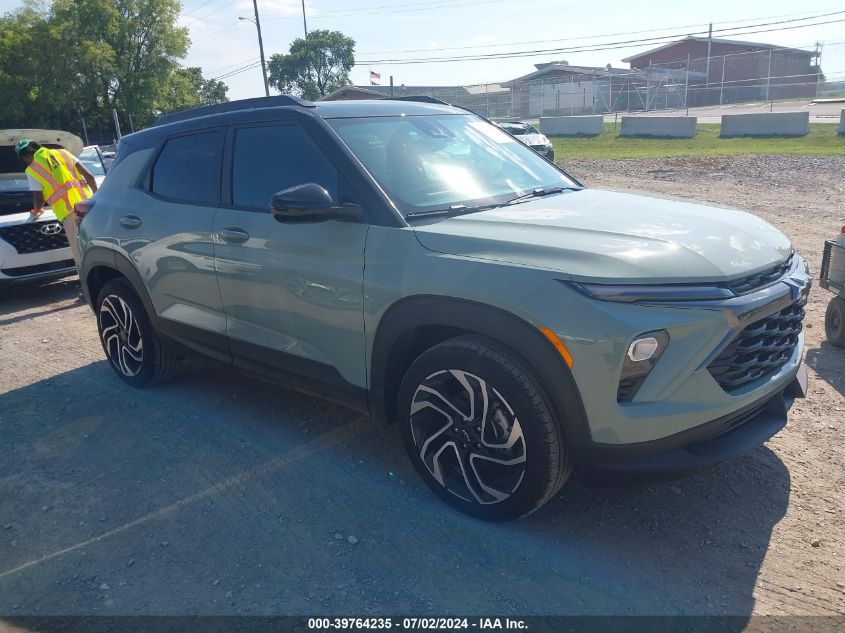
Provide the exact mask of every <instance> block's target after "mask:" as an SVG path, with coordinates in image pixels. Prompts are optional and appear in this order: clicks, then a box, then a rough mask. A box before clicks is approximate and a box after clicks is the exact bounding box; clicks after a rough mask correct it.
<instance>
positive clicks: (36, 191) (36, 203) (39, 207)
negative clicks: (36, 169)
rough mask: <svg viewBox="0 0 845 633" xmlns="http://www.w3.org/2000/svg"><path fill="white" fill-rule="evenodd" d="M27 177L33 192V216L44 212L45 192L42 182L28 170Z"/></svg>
mask: <svg viewBox="0 0 845 633" xmlns="http://www.w3.org/2000/svg"><path fill="white" fill-rule="evenodd" d="M26 179H27V181H29V190H30V191H31V192H32V211H30V213H31V214H32V215H33V216H36V215H41V214H42V213H44V193H43V192H42V191H41V184H40V183H39V182H38V181H37V180H35V178H33V177H32V176H30V175H29V173H28V172H27V174H26Z"/></svg>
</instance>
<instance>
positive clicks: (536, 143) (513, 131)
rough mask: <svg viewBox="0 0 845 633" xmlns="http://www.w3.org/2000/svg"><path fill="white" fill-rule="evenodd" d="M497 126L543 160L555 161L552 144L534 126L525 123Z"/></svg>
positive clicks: (506, 123) (500, 123)
mask: <svg viewBox="0 0 845 633" xmlns="http://www.w3.org/2000/svg"><path fill="white" fill-rule="evenodd" d="M496 125H498V126H499V127H500V128H502V129H503V130H504V131H505V132H507V133H508V134H510V135H511V136H514V137H516V140H518V141H519V142H520V143H522V144H523V145H527V146H528V147H530V148H531V149H533V150H534V151H535V152H537V153H538V154H539V155H540V156H542V157H543V158H545V159H547V160H551V161H553V160H554V159H555V150H554V148H553V147H552V142H551V141H550V140H549V139H548V137H547V136H546V135H545V134H543V133H542V132H540V130H538V129H537V128H535V127H534V126H533V125H530V124H529V123H524V122H523V121H498V122H496Z"/></svg>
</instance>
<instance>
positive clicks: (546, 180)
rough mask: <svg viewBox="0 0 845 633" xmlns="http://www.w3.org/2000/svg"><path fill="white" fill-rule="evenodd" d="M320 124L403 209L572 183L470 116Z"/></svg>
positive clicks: (496, 198)
mask: <svg viewBox="0 0 845 633" xmlns="http://www.w3.org/2000/svg"><path fill="white" fill-rule="evenodd" d="M328 122H329V124H330V125H331V126H332V127H333V128H334V130H335V131H336V132H337V133H338V135H339V136H340V137H341V139H342V140H343V141H344V143H346V145H347V146H348V147H349V148H350V149H351V150H352V152H353V153H354V154H355V155H356V156H357V157H358V159H359V160H360V161H361V162H362V163H363V164H364V166H365V167H366V168H367V170H368V171H369V172H370V174H371V175H372V176H373V178H375V180H376V181H377V182H378V183H379V184H380V185H381V186H382V188H383V189H384V190H385V191H386V192H387V193H388V195H389V196H390V197H391V199H392V200H393V201H394V203H395V204H396V205H397V207H399V209H400V210H402V211H403V212H404V213H406V214H407V213H416V212H420V211H429V210H441V209H450V208H453V207H458V206H461V205H465V206H467V207H472V206H479V205H487V204H501V203H504V202H505V201H508V200H511V199H513V198H514V197H515V196H519V195H522V194H527V193H530V192H532V191H535V190H538V189H548V188H554V187H563V188H569V187H577V186H578V185H577V183H575V182H574V181H572V180H571V179H569V178H568V177H567V176H566V175H565V174H564V173H562V172H561V171H559V170H558V169H556V168H555V167H554V166H553V165H551V164H549V163H548V162H546V161H545V160H543V159H542V158H540V157H539V156H537V155H536V154H535V153H534V152H533V151H532V150H531V149H529V148H527V147H526V146H525V145H523V144H522V143H519V142H518V141H516V140H515V139H514V138H513V137H511V136H508V135H507V134H505V133H504V132H503V131H502V130H500V129H499V128H498V127H496V126H494V125H491V124H490V123H487V122H486V121H484V120H483V119H480V118H478V117H476V116H474V115H430V116H406V117H369V118H360V119H333V120H330V121H328Z"/></svg>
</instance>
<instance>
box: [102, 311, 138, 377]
mask: <svg viewBox="0 0 845 633" xmlns="http://www.w3.org/2000/svg"><path fill="white" fill-rule="evenodd" d="M99 325H100V338H101V340H102V341H103V348H104V349H105V351H106V355H107V356H108V358H109V360H110V361H111V362H112V364H113V365H114V367H115V368H116V369H117V370H118V371H119V372H120V373H121V374H123V375H124V376H128V377H132V376H137V375H138V372H140V371H141V366H142V364H143V361H144V346H143V337H142V336H141V330H140V326H139V324H138V320H137V319H136V318H135V315H134V314H133V313H132V308H131V307H130V306H129V304H128V303H127V302H126V301H124V300H123V299H122V298H120V297H119V296H117V295H109V296H107V297H106V298H105V299H103V301H102V303H101V304H100V312H99Z"/></svg>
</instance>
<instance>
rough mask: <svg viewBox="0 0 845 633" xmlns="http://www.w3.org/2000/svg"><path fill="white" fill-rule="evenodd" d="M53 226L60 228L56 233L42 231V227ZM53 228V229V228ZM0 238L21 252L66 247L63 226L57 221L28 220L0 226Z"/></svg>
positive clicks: (39, 251) (36, 251) (37, 251)
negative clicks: (23, 222) (27, 221)
mask: <svg viewBox="0 0 845 633" xmlns="http://www.w3.org/2000/svg"><path fill="white" fill-rule="evenodd" d="M54 226H58V227H59V228H60V230H59V232H58V233H52V232H49V230H48V233H44V232H43V231H42V229H44V227H51V229H53V227H54ZM54 230H55V229H54ZM0 239H3V240H5V241H7V242H8V243H9V244H11V245H12V247H14V249H15V250H16V251H17V252H18V253H21V254H25V253H41V252H43V251H52V250H55V249H57V248H67V246H68V241H67V237H66V236H65V231H64V227H62V225H61V224H60V223H59V222H56V221H55V220H53V221H52V222H29V223H27V224H16V225H14V226H4V227H3V228H0Z"/></svg>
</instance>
